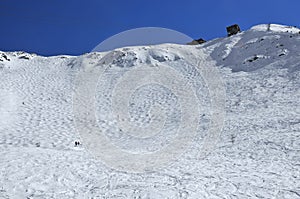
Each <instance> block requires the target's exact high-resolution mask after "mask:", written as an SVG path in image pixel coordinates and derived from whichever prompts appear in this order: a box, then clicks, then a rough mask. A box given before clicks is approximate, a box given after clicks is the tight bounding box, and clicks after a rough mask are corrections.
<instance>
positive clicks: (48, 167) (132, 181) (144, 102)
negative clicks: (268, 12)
mask: <svg viewBox="0 0 300 199" xmlns="http://www.w3.org/2000/svg"><path fill="white" fill-rule="evenodd" d="M191 54H193V55H196V59H199V61H202V62H201V63H204V64H205V63H208V60H207V59H208V57H209V59H210V62H214V63H215V66H213V67H214V68H215V69H216V70H218V71H219V73H220V75H221V77H222V82H223V83H224V85H225V89H226V99H225V100H226V103H225V112H226V115H225V121H224V126H223V129H222V131H221V132H220V137H219V139H218V140H217V142H216V145H215V146H214V150H212V151H211V152H210V153H209V154H207V155H206V156H199V154H200V153H201V149H202V148H201V145H202V144H203V140H204V137H205V136H208V135H207V134H206V133H207V130H208V129H209V123H210V120H211V117H212V115H211V114H210V112H209V106H210V105H211V104H210V103H211V100H210V99H209V95H208V94H207V93H208V92H209V91H208V90H209V88H208V85H205V81H203V79H202V78H201V77H200V76H199V74H198V73H197V72H195V70H193V67H192V65H191V63H190V60H189V59H190V55H191ZM82 60H84V61H86V62H88V64H90V65H88V66H85V67H86V68H84V66H83V65H82ZM141 64H142V65H144V67H147V66H148V65H149V66H151V67H153V66H157V68H158V70H159V69H160V68H159V66H160V64H164V65H168V66H171V67H173V68H175V69H177V70H178V71H180V72H181V73H182V75H183V77H184V78H185V79H187V80H191V81H192V85H193V88H195V89H196V94H197V96H198V97H199V98H200V99H199V101H197V103H196V104H195V108H196V107H197V106H198V108H200V109H201V111H202V112H201V113H202V114H200V115H199V128H198V131H197V134H196V136H195V137H194V138H193V142H192V143H190V144H189V146H188V147H187V149H186V151H185V152H184V153H183V154H182V155H181V156H178V157H175V160H174V161H173V162H170V164H168V165H166V166H164V167H162V168H158V169H153V170H151V171H149V172H138V173H134V172H129V171H128V172H127V171H120V170H116V169H114V168H110V167H109V166H107V165H106V164H105V162H104V161H101V159H96V158H95V157H94V156H93V154H91V153H90V152H89V151H88V150H87V148H88V146H86V145H85V142H84V140H82V139H81V136H80V134H79V133H78V131H77V129H76V124H75V122H74V109H73V97H74V92H76V88H75V85H76V77H77V75H78V72H79V71H81V70H89V68H88V67H91V68H93V67H100V68H101V67H107V66H109V68H108V70H107V71H106V73H105V74H104V75H103V76H102V77H101V78H100V79H99V82H98V85H97V89H96V110H95V111H96V112H95V114H96V116H97V118H98V121H97V122H98V127H99V128H100V129H101V131H103V132H105V134H106V135H107V138H108V139H109V140H111V142H112V143H114V144H115V145H117V146H119V147H120V148H121V149H122V150H124V151H129V152H131V153H142V152H146V153H151V152H153V151H156V150H160V149H161V148H163V147H164V146H166V145H168V144H169V143H170V142H171V141H172V138H173V137H174V136H176V130H177V128H178V126H179V123H180V116H181V112H180V106H179V105H178V100H177V97H176V95H174V93H172V92H171V91H170V90H168V89H165V88H162V87H160V86H155V85H149V86H148V87H147V86H144V87H139V88H137V90H136V92H135V93H134V94H133V95H132V96H131V99H129V102H130V104H131V106H130V108H129V112H130V114H129V115H130V118H129V120H130V121H131V122H134V123H136V124H137V125H138V126H144V125H148V124H149V123H150V122H151V120H154V121H155V120H160V119H162V118H159V117H158V118H156V117H151V115H150V116H149V115H147V111H148V110H149V109H150V108H151V106H155V103H158V104H159V106H162V107H164V109H163V110H165V112H166V118H165V119H167V120H166V122H165V128H164V130H165V131H163V132H162V133H161V132H159V133H157V134H155V135H153V136H152V137H151V138H146V139H136V138H135V137H133V136H131V135H127V134H126V133H124V132H122V131H120V129H119V128H118V123H117V121H116V120H115V119H114V118H111V115H110V114H109V112H110V111H111V109H112V108H111V105H110V104H111V101H112V99H111V97H112V96H111V94H112V93H111V92H112V90H113V89H114V86H115V84H116V79H117V78H119V77H120V76H121V75H122V74H123V73H125V72H126V71H128V70H131V69H134V68H135V67H138V66H139V65H141ZM0 76H1V81H0V113H1V114H0V153H1V154H0V157H1V161H0V198H62V199H63V198H80V199H81V198H196V199H198V198H209V199H211V198H238V199H241V198H280V199H282V198H300V105H299V99H300V30H299V29H298V28H295V27H290V26H282V25H276V24H263V25H258V26H255V27H253V28H251V29H250V30H248V31H244V32H241V33H238V34H237V35H234V36H231V37H226V38H218V39H215V40H212V41H208V42H206V43H204V44H201V45H196V46H187V45H175V44H162V45H155V46H137V47H126V48H121V49H116V50H115V51H113V52H104V53H96V52H94V53H88V54H85V55H82V56H78V57H75V56H65V55H61V56H53V57H42V56H38V55H35V54H29V53H26V52H0ZM164 133H165V134H164ZM177 133H178V132H177ZM179 133H180V132H179ZM75 141H79V142H80V143H81V144H80V145H79V146H75V145H74V142H75Z"/></svg>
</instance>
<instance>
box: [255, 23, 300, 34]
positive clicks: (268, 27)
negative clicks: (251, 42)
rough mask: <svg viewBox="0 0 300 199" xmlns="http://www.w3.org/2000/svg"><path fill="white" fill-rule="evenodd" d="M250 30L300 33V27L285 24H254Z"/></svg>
mask: <svg viewBox="0 0 300 199" xmlns="http://www.w3.org/2000/svg"><path fill="white" fill-rule="evenodd" d="M250 30H254V31H272V32H286V33H299V34H300V29H299V28H297V27H296V26H285V25H279V24H260V25H256V26H253V27H252V28H251V29H250Z"/></svg>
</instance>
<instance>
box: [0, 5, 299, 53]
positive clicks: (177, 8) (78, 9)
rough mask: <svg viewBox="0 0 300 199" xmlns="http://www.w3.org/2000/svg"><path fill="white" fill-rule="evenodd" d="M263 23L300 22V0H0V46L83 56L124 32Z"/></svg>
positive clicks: (211, 31)
mask: <svg viewBox="0 0 300 199" xmlns="http://www.w3.org/2000/svg"><path fill="white" fill-rule="evenodd" d="M234 23H238V24H239V25H240V26H241V28H242V29H243V30H245V29H248V28H249V27H251V26H253V25H255V24H260V23H280V24H287V25H294V26H299V25H300V24H299V23H300V1H299V0H282V1H279V0H252V1H246V0H245V1H244V0H207V1H201V0H191V1H188V0H177V1H176V0H151V1H150V0H149V1H148V0H106V1H104V0H85V1H79V0H0V50H3V51H15V50H23V51H27V52H34V53H37V54H41V55H57V54H71V55H79V54H83V53H86V52H89V51H90V50H92V49H93V48H94V47H95V46H96V45H97V44H99V43H100V42H101V41H103V40H105V39H107V38H108V37H110V36H113V35H114V34H117V33H119V32H122V31H125V30H128V29H132V28H138V27H149V26H151V27H163V28H169V29H173V30H176V31H180V32H182V33H184V34H186V35H188V36H190V37H192V38H199V37H202V38H204V39H207V40H209V39H213V38H216V37H224V36H226V29H225V27H226V26H228V25H231V24H234Z"/></svg>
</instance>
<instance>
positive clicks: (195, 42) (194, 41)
mask: <svg viewBox="0 0 300 199" xmlns="http://www.w3.org/2000/svg"><path fill="white" fill-rule="evenodd" d="M205 42H206V41H205V40H204V39H202V38H200V39H195V40H193V41H191V42H189V43H187V45H198V44H203V43H205Z"/></svg>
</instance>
